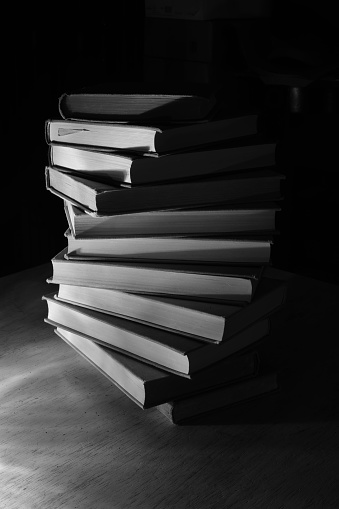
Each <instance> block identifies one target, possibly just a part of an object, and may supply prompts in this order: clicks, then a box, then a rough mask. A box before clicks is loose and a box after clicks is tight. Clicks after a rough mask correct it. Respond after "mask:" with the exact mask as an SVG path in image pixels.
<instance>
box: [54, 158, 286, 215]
mask: <svg viewBox="0 0 339 509" xmlns="http://www.w3.org/2000/svg"><path fill="white" fill-rule="evenodd" d="M45 176H46V188H47V189H48V190H49V191H51V192H52V193H54V194H56V195H58V196H59V197H60V198H62V199H64V200H67V201H70V202H72V203H73V204H74V205H78V206H80V207H81V208H82V209H84V210H88V211H89V212H93V213H94V214H96V215H109V214H118V213H121V214H122V213H128V212H142V211H146V210H157V209H164V208H176V207H197V206H202V205H203V206H215V205H220V204H225V203H228V204H232V203H238V202H245V201H247V202H253V201H258V202H262V201H272V200H273V201H274V200H277V199H280V198H281V181H282V180H283V179H284V175H282V174H281V173H279V172H276V171H274V170H271V169H263V170H252V171H250V172H241V173H239V174H236V175H234V174H232V175H222V176H213V177H209V178H199V179H191V180H187V181H180V182H174V183H173V182H172V183H167V184H165V183H158V184H148V185H143V186H135V187H124V186H118V185H109V184H106V183H102V182H97V181H94V180H89V179H88V178H83V177H80V176H77V175H72V174H71V173H70V172H69V171H67V170H61V169H60V168H54V167H46V171H45Z"/></svg>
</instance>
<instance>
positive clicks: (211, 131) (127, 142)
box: [45, 114, 258, 154]
mask: <svg viewBox="0 0 339 509" xmlns="http://www.w3.org/2000/svg"><path fill="white" fill-rule="evenodd" d="M45 128H46V141H47V143H61V144H66V145H75V146H89V147H101V148H111V149H119V150H125V151H136V152H156V153H158V154H162V153H166V152H173V151H175V150H182V149H186V148H189V147H199V146H201V145H205V144H209V143H216V142H223V141H225V140H232V139H235V138H240V137H244V136H245V137H247V136H252V135H256V134H257V133H258V115H257V114H250V115H240V116H234V117H227V118H222V119H211V120H208V121H205V122H194V123H188V124H187V123H185V124H167V125H156V126H155V125H132V124H130V123H123V122H98V121H94V120H93V121H91V122H85V121H84V120H57V119H49V120H47V121H46V124H45Z"/></svg>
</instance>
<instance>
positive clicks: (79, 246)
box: [65, 229, 273, 265]
mask: <svg viewBox="0 0 339 509" xmlns="http://www.w3.org/2000/svg"><path fill="white" fill-rule="evenodd" d="M65 237H66V239H67V254H66V255H65V256H66V258H67V259H70V260H72V259H79V260H81V259H84V260H86V259H87V260H89V259H91V260H113V261H114V260H117V261H119V260H122V261H128V260H130V261H140V262H143V261H145V262H152V261H162V262H174V263H175V262H179V263H180V262H184V263H186V262H187V263H190V262H192V263H220V264H223V263H224V264H227V263H229V264H236V265H241V264H243V263H244V264H249V265H257V264H259V265H266V264H268V263H270V259H271V244H272V243H273V239H272V238H270V237H266V238H265V236H255V237H251V238H232V237H230V238H221V237H218V238H210V237H189V236H173V235H171V236H158V237H154V236H152V237H144V236H136V237H105V238H96V237H85V238H81V237H73V235H72V233H71V231H70V230H69V229H68V230H67V231H66V232H65Z"/></svg>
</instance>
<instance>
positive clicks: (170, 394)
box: [54, 327, 260, 409]
mask: <svg viewBox="0 0 339 509" xmlns="http://www.w3.org/2000/svg"><path fill="white" fill-rule="evenodd" d="M54 331H55V333H56V334H58V336H59V337H60V338H61V339H63V340H64V341H65V342H66V343H67V344H68V345H69V346H71V347H72V348H73V349H74V350H75V351H76V352H78V353H79V354H80V355H81V356H82V357H84V358H85V359H86V360H87V361H88V362H89V363H90V364H92V366H94V367H95V368H96V369H97V370H98V371H99V372H100V373H102V374H103V375H104V376H106V377H107V378H108V379H109V380H110V381H111V382H112V383H113V384H114V385H115V386H116V387H118V388H119V389H120V390H121V391H122V392H123V393H124V394H126V395H127V396H128V397H129V398H130V399H131V400H132V401H134V402H135V403H136V404H137V405H139V406H140V407H141V408H144V409H146V408H151V407H154V406H156V405H159V404H161V403H165V402H166V401H169V400H170V399H172V398H178V397H179V396H180V397H182V396H185V395H189V394H191V393H194V392H196V391H199V390H202V389H206V388H208V387H211V386H215V385H218V384H225V383H230V382H234V381H235V380H243V379H247V378H249V377H251V376H255V375H256V374H257V372H258V367H259V363H260V360H259V357H258V354H257V352H256V351H246V352H244V353H239V354H235V355H232V356H231V357H227V358H226V359H223V360H221V361H219V362H216V363H215V364H213V365H212V366H211V367H207V368H205V369H203V370H201V371H199V372H198V373H196V374H195V375H194V376H193V377H192V378H186V377H183V376H178V375H175V374H173V373H169V372H168V371H164V370H162V369H159V368H156V367H155V366H151V365H150V364H146V363H145V362H141V361H139V360H137V359H134V358H133V357H129V356H127V355H125V354H123V353H121V352H117V351H115V350H112V349H111V348H107V347H105V346H103V345H100V344H98V343H96V342H95V341H92V340H90V339H88V338H87V337H85V336H83V335H81V334H78V333H75V332H71V331H69V330H66V329H63V328H61V327H57V328H55V329H54Z"/></svg>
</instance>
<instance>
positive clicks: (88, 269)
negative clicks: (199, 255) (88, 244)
mask: <svg viewBox="0 0 339 509" xmlns="http://www.w3.org/2000/svg"><path fill="white" fill-rule="evenodd" d="M66 253H67V248H65V249H63V250H62V251H60V253H58V254H57V255H56V256H54V257H53V258H52V260H51V262H52V270H53V276H52V278H50V279H49V280H48V281H49V282H50V283H55V284H62V283H64V284H73V285H77V286H92V287H96V288H107V289H112V290H123V291H127V292H136V293H142V294H146V295H147V294H152V295H163V296H176V297H189V298H193V299H200V300H212V301H220V300H221V301H225V300H229V301H232V302H240V303H246V302H250V301H251V299H252V297H253V295H254V293H255V291H256V288H257V286H258V283H259V280H260V277H261V275H262V272H263V267H262V266H260V265H254V266H247V265H243V266H233V265H220V264H212V265H208V264H182V263H165V262H163V263H160V262H158V263H136V262H134V263H132V262H127V263H122V262H119V263H118V262H112V261H98V260H67V259H66V258H65V255H66Z"/></svg>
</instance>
